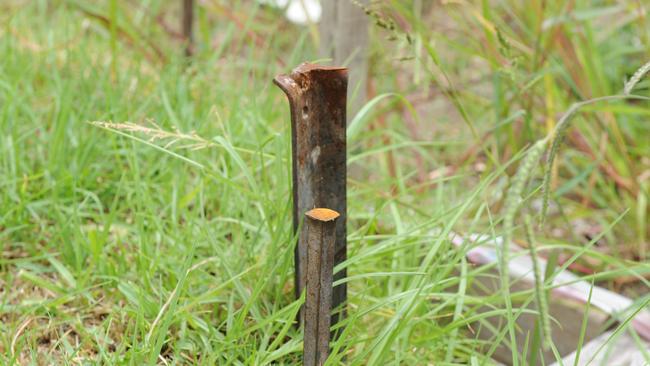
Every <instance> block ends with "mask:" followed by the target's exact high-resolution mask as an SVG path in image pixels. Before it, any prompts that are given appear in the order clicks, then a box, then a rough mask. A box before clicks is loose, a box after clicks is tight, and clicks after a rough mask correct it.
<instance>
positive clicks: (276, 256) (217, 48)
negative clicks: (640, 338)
mask: <svg viewBox="0 0 650 366" xmlns="http://www.w3.org/2000/svg"><path fill="white" fill-rule="evenodd" d="M415 3H418V2H415ZM422 3H424V2H422ZM497 3H498V5H497V6H495V7H491V6H488V4H487V2H485V3H484V4H482V5H480V4H479V5H470V4H449V5H445V6H442V5H436V10H435V11H433V12H426V13H425V16H423V17H416V16H414V9H413V8H412V7H411V6H410V2H396V1H395V2H391V3H390V4H389V5H385V6H384V7H379V8H377V11H378V14H379V16H382V17H386V18H388V19H402V20H403V21H405V22H406V23H404V24H408V26H406V25H405V26H403V27H402V26H400V27H398V29H397V30H395V31H387V30H385V29H382V28H380V27H375V28H373V35H374V37H373V39H374V41H373V44H372V48H373V53H372V54H373V56H372V58H371V62H372V67H371V69H372V70H373V71H374V76H373V77H372V78H371V79H372V83H373V84H374V86H375V89H376V90H377V94H378V95H382V94H381V93H384V92H386V93H389V92H394V93H397V94H398V97H396V98H394V97H380V98H381V99H380V100H378V102H377V103H371V104H369V107H368V108H365V109H363V110H362V111H361V112H360V114H359V115H358V116H357V118H356V119H355V122H353V126H352V133H351V134H350V135H349V143H348V145H349V152H348V160H349V161H350V164H349V165H350V167H349V168H350V170H352V171H354V174H351V177H350V179H349V181H348V192H349V197H348V210H349V211H348V214H349V226H348V233H349V259H348V261H347V262H346V263H345V264H344V265H345V266H346V267H347V268H348V273H349V276H350V277H349V278H348V281H349V289H350V294H349V318H348V319H347V320H346V322H345V323H344V324H343V326H344V327H345V328H344V332H343V335H342V337H341V338H340V339H339V340H338V341H337V342H335V344H334V345H333V354H332V356H331V358H330V363H331V364H337V363H345V364H352V365H366V364H372V365H384V364H404V365H421V364H434V363H435V364H442V365H451V364H467V363H470V362H473V363H475V364H489V363H490V362H491V361H490V359H491V357H492V356H493V352H494V351H495V347H496V345H497V344H500V343H503V344H511V342H512V341H513V339H514V338H517V339H520V338H521V339H523V338H525V337H526V335H525V334H522V333H521V332H519V330H518V329H517V330H516V331H517V334H512V333H509V329H510V330H512V329H513V327H514V325H513V324H514V321H515V320H516V317H517V316H518V315H519V314H521V313H523V312H534V311H535V307H530V308H524V307H523V306H522V304H524V305H527V304H533V303H534V301H535V299H536V297H539V295H538V296H536V295H535V293H536V291H533V290H532V289H531V290H530V291H519V292H512V293H510V292H509V291H506V292H504V291H496V292H493V293H490V294H487V295H479V294H477V293H475V292H472V291H471V290H470V289H471V288H472V287H473V286H480V284H479V283H478V279H479V278H481V277H490V276H493V274H490V273H491V272H489V270H490V269H486V268H480V267H475V266H473V265H471V264H470V263H468V262H467V261H466V260H465V252H466V250H468V249H469V248H470V247H471V246H472V245H474V244H473V243H467V244H466V245H465V246H463V247H462V248H461V249H460V250H458V249H456V248H454V247H453V246H452V244H451V243H450V241H449V234H451V233H454V232H457V233H485V234H488V235H489V236H491V237H496V236H503V235H504V234H507V236H510V235H511V236H512V237H513V238H517V239H519V238H525V235H524V231H523V230H521V228H520V225H522V224H523V222H522V221H520V220H519V219H518V217H515V218H514V219H515V220H514V221H513V222H512V225H511V226H510V227H508V226H507V225H506V229H507V231H508V232H507V233H506V232H505V230H506V229H504V218H503V216H504V214H505V209H504V207H503V206H504V203H505V202H504V199H505V198H506V196H507V192H508V189H509V186H510V185H511V181H512V179H511V178H510V177H513V176H515V173H516V172H517V169H518V167H519V166H520V163H519V159H520V158H521V157H522V156H524V154H525V151H527V147H529V146H531V145H532V143H533V142H534V141H535V140H537V139H541V138H544V137H545V136H547V135H549V134H550V133H551V131H552V130H553V128H554V127H555V124H556V123H557V121H558V120H559V117H560V114H561V113H562V112H563V111H565V110H567V109H568V108H569V107H570V106H571V105H572V104H573V103H574V102H578V101H583V100H585V99H588V98H593V97H598V96H605V95H611V94H617V93H618V92H620V91H621V90H622V89H623V78H624V77H626V76H627V77H630V76H631V75H632V74H633V73H634V71H635V70H636V68H638V67H640V66H641V65H642V64H643V63H644V62H645V61H647V60H648V59H650V54H648V49H650V48H649V46H650V43H649V42H650V40H649V35H650V30H649V29H648V22H647V21H646V20H645V18H642V17H641V16H638V15H637V16H634V14H637V13H636V12H635V6H638V5H635V4H638V3H637V2H633V1H630V2H623V5H616V4H618V3H614V2H603V3H602V4H600V5H593V4H591V2H589V1H576V2H575V3H576V4H574V6H573V7H572V8H573V9H575V18H573V19H570V20H566V19H562V18H558V15H557V14H562V11H563V9H564V8H565V6H564V5H562V4H560V3H558V4H555V3H553V4H551V5H548V8H546V9H544V10H541V9H538V8H536V7H535V5H534V4H536V3H535V2H531V5H522V4H524V3H520V2H514V1H512V2H510V1H503V2H497ZM134 4H136V3H135V2H134V3H131V2H129V3H127V2H124V1H121V0H120V1H117V0H106V1H98V2H77V1H74V0H66V1H64V0H58V1H51V2H47V1H33V2H22V1H9V2H7V3H4V2H3V3H2V4H0V20H1V22H0V24H2V26H1V27H0V132H1V133H0V251H1V253H2V256H1V257H0V363H2V364H81V363H85V364H135V365H140V364H205V365H211V364H219V365H226V364H233V365H261V364H299V363H300V360H301V350H302V339H301V334H300V332H299V331H298V330H296V329H295V328H294V327H293V326H292V321H293V319H295V314H296V312H297V311H298V308H299V306H300V301H295V300H294V299H293V289H292V280H293V272H292V271H293V269H292V266H293V258H292V253H293V245H294V238H292V235H291V234H292V233H291V227H292V224H291V202H290V200H289V199H288V197H290V177H291V175H290V171H289V166H290V164H289V159H290V139H289V113H288V104H287V102H286V100H285V99H284V96H283V95H282V93H281V91H280V90H279V89H277V88H276V87H274V86H273V84H272V82H271V80H272V78H273V76H275V75H276V74H278V73H281V72H286V71H287V70H289V69H290V68H291V67H293V66H294V65H297V64H298V63H300V62H302V61H304V60H314V59H317V58H318V56H317V54H316V52H315V49H316V47H315V46H314V45H313V37H312V34H313V33H310V30H309V29H301V28H297V27H294V26H291V25H289V24H286V23H284V21H282V20H281V19H280V16H281V15H280V13H279V12H276V11H273V10H270V9H267V8H262V7H257V6H255V5H252V3H251V2H249V1H240V2H225V1H208V2H205V3H202V5H201V6H199V7H198V14H197V31H196V35H197V45H198V50H197V55H196V57H195V58H194V59H193V60H192V61H191V62H189V63H188V62H187V60H185V59H183V58H182V57H181V56H182V54H183V48H182V45H181V43H180V42H176V41H175V40H174V38H173V36H171V35H169V34H168V33H166V32H165V30H164V27H163V26H161V24H160V22H159V21H157V20H156V15H158V14H163V15H162V16H161V18H162V19H163V21H164V22H166V23H169V24H177V23H178V22H177V18H176V14H175V8H173V7H172V6H170V5H169V3H168V2H164V1H157V0H151V1H145V2H142V3H141V4H140V3H138V5H134ZM526 4H528V3H526ZM567 4H569V3H567ZM425 5H426V4H425ZM566 6H569V5H566ZM438 7H439V8H440V9H438ZM441 12H444V14H447V15H448V16H447V17H443V18H445V19H440V16H439V15H436V14H441ZM536 12H543V13H544V18H545V19H551V20H553V19H555V20H556V21H558V22H564V23H562V24H564V26H563V27H562V28H561V29H560V30H557V28H553V27H551V28H544V27H543V26H542V25H541V24H539V20H538V19H542V18H541V17H537V15H539V14H538V13H536ZM610 13H611V14H614V15H620V14H627V15H630V16H629V18H624V19H626V22H620V23H616V24H614V25H611V26H602V25H601V24H602V22H603V21H604V20H607V19H609V18H603V17H607V16H609V15H608V14H610ZM603 14H605V15H603ZM395 22H396V24H402V23H399V22H398V21H395ZM486 24H488V25H489V24H492V25H493V28H491V27H490V26H487V25H486ZM407 28H409V29H407ZM497 30H498V31H497ZM405 32H408V34H409V37H408V39H410V40H411V42H410V43H409V41H407V37H406V36H405ZM296 35H298V36H296ZM386 35H393V36H395V37H397V41H394V42H387V41H385V40H384V36H386ZM562 37H564V38H566V39H568V42H570V43H571V44H572V45H573V47H574V48H572V50H574V52H575V54H565V53H563V51H562V48H561V47H559V46H557V42H559V41H560V40H564V38H562ZM396 55H397V56H396ZM402 56H404V57H405V58H406V59H410V60H404V59H402V60H399V59H398V58H399V57H402ZM542 59H544V60H543V61H542ZM646 88H647V82H643V81H642V82H641V83H640V84H639V85H638V88H637V92H638V93H640V94H644V95H647V89H646ZM420 95H425V97H426V98H425V100H426V101H427V102H426V103H425V105H424V107H423V105H422V104H417V103H416V102H414V100H416V99H418V97H419V96H420ZM436 103H437V104H436ZM426 106H430V108H431V109H427V108H426ZM647 106H648V104H647V102H645V101H614V102H608V103H599V104H593V105H590V106H589V109H581V110H580V112H578V113H577V114H576V115H575V116H574V120H573V122H572V125H571V127H569V135H568V137H567V140H568V144H567V145H568V146H567V147H565V148H563V149H562V150H561V151H560V152H559V154H558V155H557V158H556V159H557V160H556V163H555V165H554V168H553V170H552V171H551V173H552V175H551V179H550V182H551V187H552V189H551V191H550V192H551V194H552V196H551V198H552V201H553V203H554V204H555V205H558V206H559V207H561V209H562V210H555V211H551V213H550V215H549V217H548V219H547V223H546V225H545V226H544V228H543V229H541V230H538V232H537V233H536V237H535V241H536V242H537V243H538V245H539V247H538V248H537V249H538V250H537V253H539V254H540V255H548V253H553V252H554V253H556V254H557V253H560V252H562V253H563V254H568V256H569V258H570V259H569V260H568V261H566V262H564V263H563V264H562V266H560V265H558V268H566V267H568V266H570V265H571V264H573V263H587V264H589V265H591V266H592V267H593V268H595V269H596V270H598V272H597V274H595V275H592V276H587V278H589V279H590V280H595V281H597V283H600V284H602V285H609V284H611V283H614V282H615V279H616V277H617V276H618V275H620V274H624V275H626V276H637V277H641V276H644V275H645V276H647V274H648V273H649V272H650V267H649V266H648V262H647V256H646V254H647V253H646V249H647V248H646V247H647V238H648V227H647V223H646V222H647V211H648V208H647V201H648V199H647V196H648V194H647V185H648V178H647V171H648V169H649V166H650V162H648V160H647V156H650V150H649V149H650V144H649V143H648V141H647V139H644V138H643V136H647V135H648V132H649V131H648V128H649V127H648V126H650V125H649V124H648V123H646V122H647ZM431 110H433V111H434V112H433V113H432V112H431ZM412 114H415V117H414V118H413V119H412V121H413V122H412V123H411V124H409V123H408V118H409V117H408V116H410V115H412ZM110 123H119V124H122V125H114V124H113V125H112V124H110ZM576 135H577V136H578V137H576ZM582 140H584V145H579V142H580V141H582ZM463 157H464V158H463ZM540 166H541V163H540ZM608 167H611V168H612V169H613V170H611V169H609V168H608ZM608 169H609V170H608ZM440 172H443V173H440ZM644 172H645V173H644ZM429 173H431V174H429ZM434 173H436V174H434ZM529 173H530V174H529V175H530V177H529V178H530V179H529V182H528V184H525V183H526V182H523V183H522V184H523V186H522V187H520V190H519V192H518V193H517V194H518V195H519V194H521V195H522V197H524V203H523V204H521V205H520V209H521V210H526V211H527V212H528V211H530V212H532V214H533V215H535V214H537V216H539V212H538V211H535V210H534V209H532V207H535V205H534V204H535V202H539V201H540V199H541V197H542V194H541V192H540V189H539V187H540V185H541V183H542V181H543V173H544V172H543V170H542V169H541V168H540V169H533V170H532V171H531V172H529ZM643 174H646V178H643ZM581 218H587V219H588V221H589V223H590V224H591V225H592V226H595V227H596V228H597V229H596V230H597V231H598V233H597V238H593V237H588V238H585V237H584V235H583V234H581V233H576V230H573V229H574V225H575V224H574V222H575V221H576V220H577V219H581ZM619 220H620V221H619ZM612 223H616V225H610V224H612ZM554 230H555V231H554ZM510 231H511V232H510ZM558 231H559V232H560V234H554V233H555V232H558ZM597 241H598V243H599V246H598V247H596V246H595V244H596V242H597ZM572 255H573V256H572ZM594 262H596V263H594ZM492 269H494V268H492ZM552 270H553V268H551V269H550V271H551V273H547V274H546V276H545V278H546V279H547V281H546V284H545V285H544V288H545V290H548V289H549V287H550V285H549V283H550V282H548V278H550V277H551V276H552ZM637 283H638V284H640V285H641V286H640V288H641V290H640V295H645V296H646V297H647V288H648V282H647V281H637ZM539 292H541V291H537V293H539ZM638 294H639V293H637V295H638ZM504 295H506V296H507V297H506V298H505V299H507V300H508V301H504ZM643 303H644V301H643V300H641V301H639V304H643ZM485 307H487V308H489V309H490V311H489V312H484V310H485ZM510 307H511V309H510ZM490 316H497V317H500V318H501V319H502V320H504V323H503V324H501V326H500V327H497V329H495V330H496V333H497V335H496V336H495V337H494V338H493V339H491V340H479V339H477V338H476V336H475V333H474V332H475V330H476V329H478V328H489V327H493V325H491V323H489V322H488V321H487V319H488V318H489V317H490ZM628 323H629V322H626V321H623V323H622V325H623V326H622V327H621V328H620V329H621V330H623V329H628V327H627V325H628ZM506 324H510V326H506ZM617 333H618V332H617ZM532 344H533V345H534V343H532ZM493 345H494V346H493ZM551 346H552V345H551ZM527 352H528V353H529V354H530V353H534V352H536V350H535V349H532V350H528V351H527ZM524 353H526V352H525V351H524V350H523V349H517V348H516V347H514V349H513V351H512V354H513V355H514V356H515V359H517V360H519V361H520V364H521V363H523V362H524V361H523V360H526V357H525V355H524ZM548 361H549V360H547V363H548Z"/></svg>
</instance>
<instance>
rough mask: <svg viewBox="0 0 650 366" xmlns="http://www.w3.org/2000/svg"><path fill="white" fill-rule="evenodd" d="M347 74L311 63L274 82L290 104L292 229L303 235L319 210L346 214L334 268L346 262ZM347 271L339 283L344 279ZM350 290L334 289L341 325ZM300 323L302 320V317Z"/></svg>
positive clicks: (299, 271)
mask: <svg viewBox="0 0 650 366" xmlns="http://www.w3.org/2000/svg"><path fill="white" fill-rule="evenodd" d="M347 75H348V74H347V69H346V68H343V67H327V66H320V65H314V64H309V63H304V64H301V65H300V66H298V67H296V68H295V69H294V70H293V71H292V72H291V74H289V75H278V76H276V77H275V79H274V82H275V84H276V85H278V86H279V87H280V88H281V89H282V90H283V91H284V93H285V94H286V95H287V98H288V99H289V106H290V109H291V144H292V157H293V158H292V170H293V204H294V207H293V226H294V230H295V231H298V228H299V227H300V220H301V218H302V217H304V216H303V215H304V214H305V213H306V212H307V211H308V210H311V209H313V208H314V207H330V208H332V209H333V210H335V211H338V212H339V213H340V214H341V217H340V218H339V219H338V220H336V244H335V249H334V250H335V253H334V265H336V264H339V263H341V262H343V261H344V260H345V259H346V230H345V225H346V214H345V212H346V198H345V195H346V190H345V181H346V156H345V154H346V146H345V126H346V119H345V111H346V93H347V80H348V79H347ZM306 256H307V231H306V227H305V226H304V225H303V226H302V229H301V231H300V233H299V235H298V245H297V246H296V252H295V268H296V278H295V283H296V296H297V297H300V294H301V293H302V290H303V288H304V286H305V279H306V278H305V277H306V272H305V263H306V261H307V259H306ZM345 276H346V271H345V269H343V270H341V271H339V272H337V273H336V274H335V276H334V280H335V281H336V280H338V279H341V278H344V277H345ZM346 296H347V288H346V285H345V284H341V285H339V286H337V287H336V288H334V290H333V295H332V306H333V307H334V308H339V310H340V312H337V313H335V314H334V315H333V317H332V323H333V324H335V323H336V322H337V321H338V318H339V314H344V313H345V307H344V306H342V305H343V304H344V303H345V299H346ZM300 318H301V319H302V312H301V316H300Z"/></svg>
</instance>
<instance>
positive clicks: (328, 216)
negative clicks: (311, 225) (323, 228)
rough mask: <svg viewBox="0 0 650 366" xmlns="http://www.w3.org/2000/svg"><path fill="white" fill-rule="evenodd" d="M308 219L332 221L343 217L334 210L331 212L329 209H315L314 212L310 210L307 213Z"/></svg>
mask: <svg viewBox="0 0 650 366" xmlns="http://www.w3.org/2000/svg"><path fill="white" fill-rule="evenodd" d="M305 215H307V217H309V218H312V219H314V220H318V221H325V222H327V221H332V220H335V219H336V218H338V217H339V216H341V214H339V213H338V212H336V211H334V210H330V209H329V208H315V209H313V210H309V211H307V212H306V213H305Z"/></svg>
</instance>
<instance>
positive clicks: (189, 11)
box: [182, 0, 194, 57]
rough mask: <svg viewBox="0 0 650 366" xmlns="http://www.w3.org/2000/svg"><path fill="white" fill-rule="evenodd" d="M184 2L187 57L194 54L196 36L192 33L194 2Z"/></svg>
mask: <svg viewBox="0 0 650 366" xmlns="http://www.w3.org/2000/svg"><path fill="white" fill-rule="evenodd" d="M182 1H183V19H182V28H183V42H184V43H185V56H188V57H190V56H192V55H193V54H194V34H193V32H192V24H193V23H194V0H182Z"/></svg>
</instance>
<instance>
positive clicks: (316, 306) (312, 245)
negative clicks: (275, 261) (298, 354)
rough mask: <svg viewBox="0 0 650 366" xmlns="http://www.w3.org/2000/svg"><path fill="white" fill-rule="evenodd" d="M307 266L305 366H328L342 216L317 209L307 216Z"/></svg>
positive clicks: (323, 209) (306, 214)
mask: <svg viewBox="0 0 650 366" xmlns="http://www.w3.org/2000/svg"><path fill="white" fill-rule="evenodd" d="M305 216H307V219H306V220H305V224H304V225H305V227H306V229H307V265H306V271H307V276H306V283H305V291H306V296H305V332H304V353H303V365H305V366H316V365H319V366H320V365H323V364H325V360H327V357H328V356H329V341H330V320H331V314H332V281H333V277H332V272H333V269H334V245H335V241H336V219H337V218H338V217H339V213H338V212H336V211H334V210H330V209H327V208H315V209H313V210H310V211H307V213H305Z"/></svg>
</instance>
